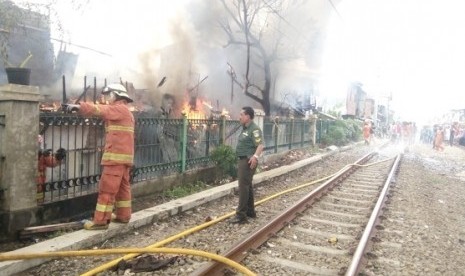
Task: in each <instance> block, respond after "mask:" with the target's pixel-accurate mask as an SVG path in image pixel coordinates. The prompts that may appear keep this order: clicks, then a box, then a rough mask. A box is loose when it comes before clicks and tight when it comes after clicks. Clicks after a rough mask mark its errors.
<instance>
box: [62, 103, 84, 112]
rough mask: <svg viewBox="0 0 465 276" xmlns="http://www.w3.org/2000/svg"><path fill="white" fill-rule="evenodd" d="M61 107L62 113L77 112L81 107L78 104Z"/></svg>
mask: <svg viewBox="0 0 465 276" xmlns="http://www.w3.org/2000/svg"><path fill="white" fill-rule="evenodd" d="M61 107H62V109H63V110H64V111H66V112H69V113H71V112H73V111H79V109H80V108H81V106H80V105H78V104H62V105H61Z"/></svg>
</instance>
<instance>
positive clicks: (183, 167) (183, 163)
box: [181, 113, 187, 173]
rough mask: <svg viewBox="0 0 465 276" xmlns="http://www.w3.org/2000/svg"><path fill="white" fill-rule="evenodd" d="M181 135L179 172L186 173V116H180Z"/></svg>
mask: <svg viewBox="0 0 465 276" xmlns="http://www.w3.org/2000/svg"><path fill="white" fill-rule="evenodd" d="M181 131H182V133H181V172H182V173H183V172H185V171H186V159H187V114H185V113H183V114H182V130H181Z"/></svg>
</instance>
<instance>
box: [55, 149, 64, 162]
mask: <svg viewBox="0 0 465 276" xmlns="http://www.w3.org/2000/svg"><path fill="white" fill-rule="evenodd" d="M65 157H66V150H65V149H64V148H59V149H58V150H57V151H56V152H55V158H56V160H58V161H61V160H63V159H65Z"/></svg>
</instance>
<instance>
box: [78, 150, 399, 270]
mask: <svg viewBox="0 0 465 276" xmlns="http://www.w3.org/2000/svg"><path fill="white" fill-rule="evenodd" d="M390 159H392V158H390ZM390 159H386V160H383V161H379V162H385V161H388V160H390ZM379 162H376V163H373V165H374V164H377V163H379ZM351 165H356V164H348V165H346V166H344V168H342V169H340V170H339V171H337V172H336V173H334V174H332V175H329V176H326V177H323V178H320V179H317V180H314V181H312V182H308V183H304V184H302V185H299V186H297V187H294V188H291V189H288V190H285V191H282V192H279V193H276V194H274V195H271V196H269V197H266V198H264V199H262V200H260V201H257V202H255V206H257V205H260V204H262V203H264V202H266V201H269V200H271V199H274V198H276V197H278V196H280V195H283V194H286V193H289V192H292V191H295V190H298V189H302V188H304V187H307V186H310V185H313V184H316V183H319V182H321V181H325V180H327V179H330V178H331V177H333V176H335V175H336V174H338V173H339V172H340V171H342V170H344V169H345V168H346V167H348V166H351ZM360 166H368V165H360ZM235 214H236V212H235V211H233V212H230V213H228V214H226V215H223V216H221V217H218V218H216V219H213V220H211V221H209V222H206V223H203V224H201V225H198V226H196V227H193V228H190V229H187V230H186V231H183V232H181V233H178V234H176V235H174V236H171V237H169V238H167V239H164V240H161V241H159V242H157V243H155V244H152V245H149V246H147V247H146V248H157V247H161V246H164V245H166V244H169V243H171V242H173V241H176V240H178V239H181V238H184V237H186V236H188V235H190V234H192V233H195V232H198V231H200V230H202V229H204V228H207V227H209V226H210V225H213V224H216V223H218V222H220V221H222V220H224V219H227V218H229V217H231V216H233V215H235ZM137 255H138V254H129V255H125V256H123V257H121V258H119V259H115V260H112V261H110V262H108V263H106V264H103V265H101V266H98V267H96V268H94V269H92V270H89V271H87V272H86V273H84V274H81V276H93V275H96V274H97V273H100V272H103V271H105V270H107V269H110V268H112V267H113V266H115V265H117V264H118V263H119V262H120V261H121V260H129V259H131V258H134V257H136V256H137Z"/></svg>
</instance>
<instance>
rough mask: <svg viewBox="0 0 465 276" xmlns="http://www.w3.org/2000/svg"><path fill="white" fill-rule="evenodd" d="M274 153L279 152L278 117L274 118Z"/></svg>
mask: <svg viewBox="0 0 465 276" xmlns="http://www.w3.org/2000/svg"><path fill="white" fill-rule="evenodd" d="M273 128H274V137H273V138H274V153H277V152H278V137H279V127H278V117H275V118H274V125H273Z"/></svg>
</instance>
